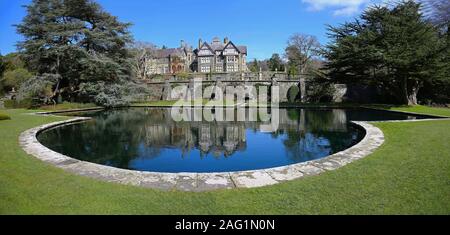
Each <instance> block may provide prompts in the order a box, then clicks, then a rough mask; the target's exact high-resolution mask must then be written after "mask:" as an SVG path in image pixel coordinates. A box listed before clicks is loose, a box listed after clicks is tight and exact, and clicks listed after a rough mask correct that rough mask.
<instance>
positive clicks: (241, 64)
mask: <svg viewBox="0 0 450 235" xmlns="http://www.w3.org/2000/svg"><path fill="white" fill-rule="evenodd" d="M246 58H247V47H246V46H239V45H235V44H234V43H233V42H232V41H230V40H228V38H225V39H224V40H223V41H221V40H220V39H219V38H217V37H215V38H213V40H212V42H211V43H208V42H203V41H202V40H201V39H200V40H199V41H198V48H196V49H193V48H192V46H189V45H187V44H186V43H185V42H184V41H181V45H180V47H179V48H167V49H158V50H156V51H155V53H154V55H153V56H152V58H151V59H150V60H148V63H149V73H150V74H149V75H154V74H176V73H181V72H199V73H233V72H246V71H247V61H246V60H247V59H246Z"/></svg>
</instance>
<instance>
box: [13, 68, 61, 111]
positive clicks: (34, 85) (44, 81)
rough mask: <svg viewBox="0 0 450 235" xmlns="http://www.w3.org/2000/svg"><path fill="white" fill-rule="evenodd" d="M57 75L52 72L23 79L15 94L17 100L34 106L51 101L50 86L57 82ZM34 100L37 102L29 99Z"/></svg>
mask: <svg viewBox="0 0 450 235" xmlns="http://www.w3.org/2000/svg"><path fill="white" fill-rule="evenodd" d="M57 81H58V76H57V75H54V74H43V75H40V76H35V77H32V78H31V79H28V80H27V81H25V82H24V83H23V84H22V85H21V86H20V89H19V91H18V94H17V100H18V101H19V102H22V100H27V99H29V101H25V104H29V106H30V107H31V106H36V105H39V103H40V104H47V103H51V102H50V101H51V98H52V96H53V92H52V87H53V86H54V85H55V84H56V83H57ZM32 99H33V100H35V101H36V103H38V104H33V103H32V102H31V100H32Z"/></svg>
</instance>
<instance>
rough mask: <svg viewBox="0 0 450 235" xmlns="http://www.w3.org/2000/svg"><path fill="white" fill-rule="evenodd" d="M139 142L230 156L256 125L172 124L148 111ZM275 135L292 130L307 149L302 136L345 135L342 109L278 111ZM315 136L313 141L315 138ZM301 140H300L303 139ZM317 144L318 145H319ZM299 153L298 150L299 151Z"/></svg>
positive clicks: (164, 113) (164, 115) (167, 113)
mask: <svg viewBox="0 0 450 235" xmlns="http://www.w3.org/2000/svg"><path fill="white" fill-rule="evenodd" d="M148 116H149V118H148V119H146V121H145V122H146V123H145V125H144V126H145V127H144V130H143V131H142V132H141V136H140V138H141V140H142V141H143V142H144V143H145V145H146V146H149V147H152V148H156V149H159V148H177V149H181V150H182V152H183V156H184V155H188V153H189V152H190V151H191V150H193V149H198V150H199V151H200V152H201V155H202V156H203V155H206V154H212V155H213V156H216V157H220V156H222V155H223V156H230V155H232V154H234V153H235V152H236V151H240V150H245V149H246V147H247V143H246V129H254V130H256V129H258V128H259V125H260V124H261V123H258V122H250V121H247V122H174V121H173V120H172V119H171V116H170V110H169V109H166V110H161V109H159V110H149V113H148ZM279 121H280V123H279V130H278V133H279V134H281V133H287V132H288V131H291V133H290V135H292V134H293V133H292V130H295V132H296V133H297V134H299V136H298V137H296V138H294V137H293V136H290V138H291V139H292V140H294V139H295V142H300V143H301V142H302V141H306V142H304V144H305V147H306V146H309V145H310V144H308V141H309V140H308V139H309V138H306V136H305V134H306V133H309V132H312V131H313V132H314V131H315V132H317V131H318V132H346V131H347V117H346V112H345V110H339V109H333V110H304V109H280V110H279ZM316 138H318V137H315V138H313V139H316ZM302 139H303V140H302ZM319 145H320V144H319ZM300 152H301V151H300Z"/></svg>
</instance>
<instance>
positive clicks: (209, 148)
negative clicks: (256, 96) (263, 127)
mask: <svg viewBox="0 0 450 235" xmlns="http://www.w3.org/2000/svg"><path fill="white" fill-rule="evenodd" d="M143 137H144V138H145V143H146V145H147V146H151V147H153V148H158V147H159V148H163V147H166V148H167V147H169V148H180V149H182V151H183V155H184V154H186V153H188V152H189V151H191V150H192V149H194V148H196V147H197V148H198V149H199V150H200V151H201V153H202V155H203V154H208V153H212V154H213V155H214V156H217V157H219V156H221V155H222V154H223V155H224V156H230V155H232V154H233V153H234V152H235V151H239V150H244V149H245V148H246V143H245V141H246V139H245V126H244V124H243V123H242V124H240V123H226V124H225V123H223V124H218V123H201V122H193V123H171V124H166V125H162V124H150V125H146V126H145V136H143Z"/></svg>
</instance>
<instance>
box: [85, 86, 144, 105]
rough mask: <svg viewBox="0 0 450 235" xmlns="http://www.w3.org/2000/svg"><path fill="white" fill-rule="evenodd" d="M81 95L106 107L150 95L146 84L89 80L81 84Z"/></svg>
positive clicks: (134, 100)
mask: <svg viewBox="0 0 450 235" xmlns="http://www.w3.org/2000/svg"><path fill="white" fill-rule="evenodd" d="M80 95H81V96H82V97H88V101H89V102H94V103H95V104H97V105H101V106H104V107H119V106H124V105H128V104H130V103H132V102H136V101H143V100H145V98H146V97H147V96H148V95H149V91H148V88H147V87H146V86H145V85H139V84H136V83H133V82H130V81H123V82H117V83H107V82H103V81H100V82H87V83H82V84H81V85H80Z"/></svg>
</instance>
